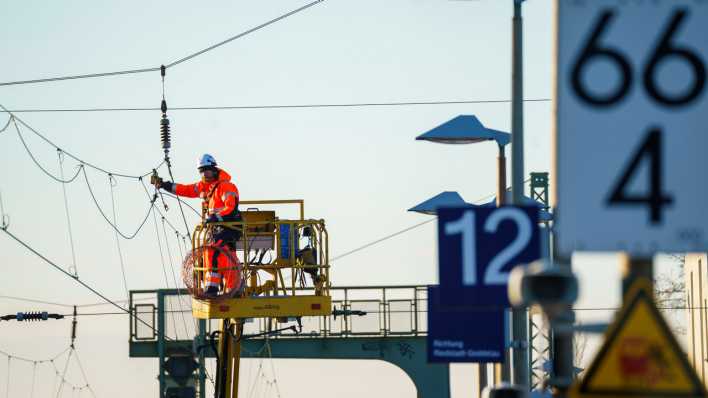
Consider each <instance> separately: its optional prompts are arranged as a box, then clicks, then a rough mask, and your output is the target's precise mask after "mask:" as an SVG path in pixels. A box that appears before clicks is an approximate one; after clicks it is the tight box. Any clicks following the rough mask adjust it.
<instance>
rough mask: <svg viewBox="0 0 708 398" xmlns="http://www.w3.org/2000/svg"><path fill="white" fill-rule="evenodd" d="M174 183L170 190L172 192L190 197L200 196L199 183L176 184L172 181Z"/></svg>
mask: <svg viewBox="0 0 708 398" xmlns="http://www.w3.org/2000/svg"><path fill="white" fill-rule="evenodd" d="M170 184H172V186H171V187H169V189H168V191H170V192H172V193H173V194H175V195H177V196H185V197H188V198H196V197H197V196H199V183H198V182H197V183H194V184H187V185H185V184H175V183H170Z"/></svg>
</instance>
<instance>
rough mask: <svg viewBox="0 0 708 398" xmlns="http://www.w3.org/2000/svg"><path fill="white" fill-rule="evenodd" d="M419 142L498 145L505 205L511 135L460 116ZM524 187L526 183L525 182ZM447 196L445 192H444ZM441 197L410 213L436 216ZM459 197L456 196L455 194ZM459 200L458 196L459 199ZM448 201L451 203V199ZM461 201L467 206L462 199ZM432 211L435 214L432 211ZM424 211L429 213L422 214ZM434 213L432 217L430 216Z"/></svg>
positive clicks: (483, 375)
mask: <svg viewBox="0 0 708 398" xmlns="http://www.w3.org/2000/svg"><path fill="white" fill-rule="evenodd" d="M416 140H421V141H430V142H436V143H440V144H475V143H478V142H484V141H495V142H496V143H497V148H498V149H499V155H498V156H497V203H496V204H497V206H501V205H503V204H504V203H505V200H504V198H505V197H506V195H505V192H506V155H505V154H504V149H505V147H506V145H507V144H509V140H510V135H509V133H505V132H502V131H498V130H494V129H490V128H487V127H484V125H482V123H481V122H480V121H479V119H477V117H476V116H474V115H460V116H457V117H455V118H454V119H452V120H449V121H447V122H445V123H443V124H441V125H439V126H437V127H435V128H433V129H431V130H429V131H427V132H425V133H423V134H421V135H419V136H418V137H416ZM522 183H523V182H522ZM443 194H445V192H443ZM443 194H440V195H438V196H436V197H434V198H431V199H429V200H427V201H425V202H423V203H421V204H419V205H417V206H415V207H413V208H411V209H409V211H418V212H424V213H426V214H435V209H436V206H439V205H440V203H439V202H440V199H441V198H439V197H440V196H441V195H443ZM455 194H456V193H455ZM457 196H458V197H459V195H457ZM446 199H447V200H449V199H450V197H449V196H448V197H447V198H446ZM460 201H462V203H463V204H464V201H463V200H462V198H460ZM430 209H432V210H430ZM423 210H428V211H427V212H426V211H423ZM431 211H432V213H431ZM478 379H479V392H480V394H481V392H482V390H484V388H485V387H486V385H487V366H486V364H479V374H478Z"/></svg>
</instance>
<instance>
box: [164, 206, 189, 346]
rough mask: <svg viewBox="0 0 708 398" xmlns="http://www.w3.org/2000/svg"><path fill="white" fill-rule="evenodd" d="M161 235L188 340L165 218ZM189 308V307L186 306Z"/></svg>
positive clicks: (182, 303) (180, 290) (187, 330)
mask: <svg viewBox="0 0 708 398" xmlns="http://www.w3.org/2000/svg"><path fill="white" fill-rule="evenodd" d="M162 233H163V234H164V236H165V249H167V259H168V260H169V265H170V271H172V281H173V282H174V284H175V289H177V301H178V302H179V309H180V311H179V313H180V315H181V316H182V325H183V326H184V336H185V338H189V328H187V320H186V319H185V317H184V312H182V310H183V308H184V301H183V299H182V291H183V289H180V288H179V284H178V283H177V275H176V274H175V266H174V262H173V258H172V249H171V248H170V242H169V239H168V238H167V228H166V226H165V217H162ZM187 308H189V306H187Z"/></svg>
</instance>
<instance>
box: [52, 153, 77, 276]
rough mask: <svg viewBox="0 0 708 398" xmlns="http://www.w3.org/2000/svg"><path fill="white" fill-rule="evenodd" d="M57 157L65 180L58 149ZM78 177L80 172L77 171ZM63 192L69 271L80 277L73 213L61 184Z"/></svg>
mask: <svg viewBox="0 0 708 398" xmlns="http://www.w3.org/2000/svg"><path fill="white" fill-rule="evenodd" d="M57 157H58V159H59V173H60V174H59V175H60V176H61V179H62V180H63V179H64V156H63V154H62V152H61V151H60V150H58V149H57ZM77 175H78V171H77ZM61 190H62V193H63V195H64V213H65V214H66V226H67V230H68V232H69V246H70V248H71V267H69V270H70V271H71V270H72V269H73V271H72V272H71V273H72V274H74V275H75V276H79V269H78V268H77V265H76V248H75V246H74V232H73V229H72V228H71V213H69V197H68V195H67V194H66V184H61Z"/></svg>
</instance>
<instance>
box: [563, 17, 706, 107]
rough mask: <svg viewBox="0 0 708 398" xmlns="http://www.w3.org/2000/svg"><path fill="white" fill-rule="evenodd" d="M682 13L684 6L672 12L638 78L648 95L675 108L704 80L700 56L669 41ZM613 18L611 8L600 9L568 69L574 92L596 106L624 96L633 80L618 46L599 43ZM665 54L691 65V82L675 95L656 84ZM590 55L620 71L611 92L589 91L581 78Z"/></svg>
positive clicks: (694, 95) (694, 93)
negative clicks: (641, 77)
mask: <svg viewBox="0 0 708 398" xmlns="http://www.w3.org/2000/svg"><path fill="white" fill-rule="evenodd" d="M686 15H687V11H686V10H685V9H677V10H676V11H674V13H673V14H672V16H671V19H670V21H669V23H668V25H667V27H666V29H665V30H664V32H663V33H662V35H661V38H660V39H659V42H658V44H657V45H656V46H655V47H654V49H653V51H652V54H651V58H649V61H648V62H647V63H646V64H645V65H644V72H643V79H642V80H643V83H644V87H645V89H646V90H647V92H648V94H649V97H650V98H652V99H653V100H654V101H656V102H658V103H660V104H662V105H665V106H668V107H678V106H683V105H687V104H689V103H690V102H692V101H693V100H695V99H696V98H698V96H699V95H701V93H702V92H703V87H704V86H705V83H706V69H705V65H704V63H703V61H702V60H701V58H700V56H699V55H698V54H696V53H695V52H693V51H691V50H690V49H688V48H685V47H679V46H678V45H676V44H675V43H673V42H672V38H673V36H674V34H675V33H676V31H677V30H678V29H679V27H680V26H681V24H682V23H683V20H684V18H685V17H686ZM614 17H615V12H614V11H611V10H607V11H604V12H602V13H601V14H600V17H599V18H598V21H597V22H596V23H595V27H594V28H593V31H592V33H591V34H590V37H589V38H588V40H587V42H586V43H585V46H584V48H583V51H582V52H581V53H580V55H579V56H578V58H577V60H576V61H575V64H574V66H573V70H572V76H571V83H572V85H573V90H574V91H575V93H576V94H577V95H578V97H580V99H582V100H583V101H584V102H586V103H588V104H591V105H594V106H597V107H608V106H611V105H614V104H616V103H617V102H619V101H621V100H622V99H624V97H625V96H626V95H627V92H628V91H629V89H630V86H631V85H632V80H633V76H632V68H631V66H630V63H629V61H628V60H627V57H626V56H625V55H623V54H622V52H621V51H619V50H618V49H615V48H611V47H607V46H605V47H603V46H602V45H601V44H600V43H599V41H600V37H601V36H602V35H603V33H604V32H605V31H606V30H607V28H608V26H609V24H610V22H611V21H612V19H613V18H614ZM669 57H677V58H679V59H682V60H684V61H685V62H687V63H688V64H689V65H690V66H691V69H692V71H693V82H692V85H691V86H690V87H689V88H688V89H687V90H686V91H685V92H683V93H680V94H678V95H670V94H668V93H666V92H664V91H662V90H661V88H660V87H659V86H658V85H657V83H656V68H657V66H658V65H659V63H661V62H662V61H664V60H666V59H668V58H669ZM594 58H606V59H608V60H610V61H612V62H614V64H615V65H616V66H617V67H618V68H619V71H620V74H621V80H620V84H618V86H617V87H616V88H614V89H613V90H612V91H610V92H608V93H604V94H602V95H600V94H594V93H591V92H589V91H588V89H587V87H585V85H584V83H583V80H582V76H583V71H584V69H585V67H586V66H587V65H588V62H589V61H591V60H593V59H594Z"/></svg>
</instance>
